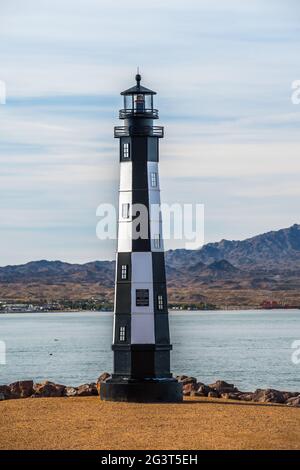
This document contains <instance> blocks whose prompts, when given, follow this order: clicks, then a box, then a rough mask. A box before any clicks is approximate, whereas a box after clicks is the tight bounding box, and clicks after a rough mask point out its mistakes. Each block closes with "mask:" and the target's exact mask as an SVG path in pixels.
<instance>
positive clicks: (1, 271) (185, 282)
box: [0, 224, 300, 307]
mask: <svg viewBox="0 0 300 470" xmlns="http://www.w3.org/2000/svg"><path fill="white" fill-rule="evenodd" d="M114 269H115V263H114V261H94V262H90V263H85V264H70V263H65V262H62V261H46V260H42V261H32V262H29V263H27V264H23V265H16V266H5V267H0V299H7V298H10V299H18V300H29V299H30V300H39V299H41V298H43V299H62V298H69V299H83V298H85V299H87V298H89V297H91V296H96V297H97V296H98V297H99V298H105V299H106V300H108V301H109V300H110V301H112V298H113V284H114ZM166 272H167V282H168V289H169V300H170V302H172V303H178V304H182V303H200V302H203V303H212V304H214V305H216V306H228V307H236V306H247V307H249V306H258V305H259V304H260V303H261V302H263V301H265V300H267V299H269V300H276V301H277V302H281V303H289V304H291V303H292V304H293V305H294V304H295V305H300V225H298V224H295V225H293V226H291V227H289V228H285V229H281V230H277V231H271V232H267V233H264V234H261V235H257V236H254V237H251V238H248V239H246V240H242V241H234V240H233V241H231V240H221V241H220V242H215V243H208V244H206V245H204V246H203V247H202V248H200V249H198V250H185V249H177V250H170V251H168V252H167V253H166Z"/></svg>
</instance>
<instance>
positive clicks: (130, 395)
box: [100, 379, 182, 403]
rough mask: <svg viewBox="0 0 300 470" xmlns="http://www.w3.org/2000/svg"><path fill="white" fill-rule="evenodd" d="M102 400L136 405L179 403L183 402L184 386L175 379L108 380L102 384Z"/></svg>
mask: <svg viewBox="0 0 300 470" xmlns="http://www.w3.org/2000/svg"><path fill="white" fill-rule="evenodd" d="M100 398H101V400H105V401H127V402H134V403H178V402H181V401H182V385H181V384H180V383H178V382H177V380H175V379H148V380H147V379H145V380H137V381H135V380H128V381H126V380H124V381H122V379H119V381H117V380H116V379H108V380H107V381H106V382H103V383H101V386H100Z"/></svg>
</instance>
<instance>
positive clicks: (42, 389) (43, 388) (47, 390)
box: [32, 380, 66, 398]
mask: <svg viewBox="0 0 300 470" xmlns="http://www.w3.org/2000/svg"><path fill="white" fill-rule="evenodd" d="M65 388H66V387H65V385H60V384H55V383H53V382H48V381H47V380H46V381H45V382H42V383H40V384H34V386H33V392H34V393H33V395H32V397H33V398H39V397H62V396H63V395H64V391H65Z"/></svg>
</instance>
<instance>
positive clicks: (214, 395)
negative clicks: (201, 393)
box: [207, 391, 220, 398]
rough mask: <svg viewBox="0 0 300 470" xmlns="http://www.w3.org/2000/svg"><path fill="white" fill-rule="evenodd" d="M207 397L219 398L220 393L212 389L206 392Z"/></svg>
mask: <svg viewBox="0 0 300 470" xmlns="http://www.w3.org/2000/svg"><path fill="white" fill-rule="evenodd" d="M207 396H208V397H209V398H219V397H220V395H219V393H218V392H217V391H212V392H208V395H207Z"/></svg>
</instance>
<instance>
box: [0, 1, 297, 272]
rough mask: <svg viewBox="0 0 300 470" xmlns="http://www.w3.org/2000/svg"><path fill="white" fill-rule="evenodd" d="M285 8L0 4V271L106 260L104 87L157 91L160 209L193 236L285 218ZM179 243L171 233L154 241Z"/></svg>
mask: <svg viewBox="0 0 300 470" xmlns="http://www.w3.org/2000/svg"><path fill="white" fill-rule="evenodd" d="M299 20H300V4H299V2H298V1H297V0H286V1H284V2H283V1H277V0H259V1H257V0H252V1H251V2H250V1H249V2H242V1H240V0H239V1H238V0H237V1H235V0H222V2H220V1H217V0H202V1H201V0H200V1H199V0H185V2H182V1H179V0H165V1H164V0H159V1H158V0H152V1H151V2H140V1H137V0H127V1H126V2H124V1H121V0H115V1H114V2H111V1H108V0H97V1H96V0H77V1H75V2H74V0H72V1H71V0H59V1H58V0H51V1H50V0H49V1H48V0H26V1H24V0H1V17H0V81H1V82H2V83H3V82H4V83H5V85H6V104H5V105H3V104H2V105H1V104H0V126H1V132H0V165H1V171H0V220H1V222H0V224H1V225H0V237H1V238H0V241H1V243H0V265H1V266H4V265H8V264H20V263H25V262H28V261H31V260H39V259H49V260H57V259H60V260H63V261H68V262H77V263H84V262H87V261H92V260H97V259H113V257H114V253H115V248H116V246H115V241H112V240H108V241H103V240H99V239H98V238H97V236H96V226H97V223H98V221H99V218H97V215H96V210H97V207H98V206H99V204H101V203H112V204H115V203H116V201H117V194H118V177H119V175H118V172H119V162H118V140H117V139H114V138H113V127H114V126H115V125H121V121H119V120H118V110H119V109H120V108H121V107H122V101H121V97H120V95H119V93H120V91H122V90H124V89H126V88H128V87H130V86H132V85H133V84H134V75H135V73H136V68H137V66H139V67H140V71H141V74H142V84H144V85H145V86H148V87H149V88H151V89H154V90H156V91H157V93H158V95H157V96H156V107H158V109H159V111H160V121H159V123H158V124H160V125H164V126H165V138H164V139H163V140H162V141H161V147H160V149H161V150H160V161H161V163H160V179H161V189H162V193H161V196H162V201H163V202H165V203H177V202H180V203H194V204H195V203H197V204H204V207H205V225H204V231H205V242H206V243H207V242H211V241H218V240H220V239H223V238H227V239H244V238H248V237H250V236H253V235H256V234H258V233H262V232H266V231H269V230H277V229H279V228H282V227H287V226H290V225H292V224H294V223H298V222H299V197H300V185H299V177H300V158H299V156H300V133H299V125H300V104H299V105H296V104H293V103H292V100H291V95H292V83H293V82H294V81H295V80H300V69H299V56H300V21H299ZM175 247H184V245H183V243H182V242H181V241H180V240H177V241H173V242H172V241H171V242H168V243H167V244H166V248H167V249H168V248H175Z"/></svg>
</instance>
